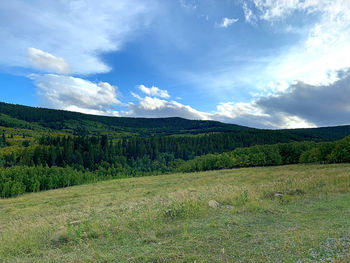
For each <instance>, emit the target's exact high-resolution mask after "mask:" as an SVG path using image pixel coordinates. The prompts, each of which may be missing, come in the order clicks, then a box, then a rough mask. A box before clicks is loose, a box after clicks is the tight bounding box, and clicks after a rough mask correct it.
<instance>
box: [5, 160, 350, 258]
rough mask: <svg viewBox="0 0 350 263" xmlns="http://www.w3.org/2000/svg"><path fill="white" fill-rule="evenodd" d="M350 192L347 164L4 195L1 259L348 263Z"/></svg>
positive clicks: (250, 170) (184, 176) (195, 175)
mask: <svg viewBox="0 0 350 263" xmlns="http://www.w3.org/2000/svg"><path fill="white" fill-rule="evenodd" d="M349 190H350V165H349V164H341V165H292V166H281V167H266V168H244V169H235V170H222V171H211V172H202V173H192V174H172V175H163V176H154V177H143V178H132V179H121V180H113V181H105V182H99V183H96V184H90V185H81V186H76V187H70V188H65V189H58V190H51V191H47V192H41V193H33V194H25V195H23V196H20V197H17V198H12V199H2V200H0V262H349V261H350V191H349ZM209 200H216V201H217V202H219V203H220V207H219V208H211V207H209V206H208V201H209ZM332 260H333V261H332Z"/></svg>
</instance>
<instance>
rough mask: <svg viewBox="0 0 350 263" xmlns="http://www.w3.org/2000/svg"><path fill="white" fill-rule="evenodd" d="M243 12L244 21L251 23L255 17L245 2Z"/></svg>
mask: <svg viewBox="0 0 350 263" xmlns="http://www.w3.org/2000/svg"><path fill="white" fill-rule="evenodd" d="M243 12H244V18H245V21H247V22H248V23H253V22H254V20H255V19H256V17H255V15H254V14H253V11H252V10H251V9H250V8H249V7H248V6H247V3H246V2H244V3H243Z"/></svg>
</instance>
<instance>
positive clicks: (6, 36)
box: [0, 0, 153, 74]
mask: <svg viewBox="0 0 350 263" xmlns="http://www.w3.org/2000/svg"><path fill="white" fill-rule="evenodd" d="M152 8H153V0H147V1H142V0H118V1H113V0H106V1H103V4H101V1H97V0H73V1H66V0H60V1H46V0H32V1H25V0H11V1H5V2H2V3H1V6H0V17H2V18H4V19H1V20H0V39H1V41H0V50H1V56H0V65H1V66H5V67H24V68H32V66H33V64H32V59H25V58H27V57H28V53H27V52H28V48H31V47H33V48H35V49H37V50H43V51H45V52H48V54H54V55H55V56H56V57H57V58H62V59H64V61H65V62H66V63H67V64H69V65H70V69H71V73H72V74H90V73H102V72H107V71H109V70H110V67H109V66H108V65H106V64H105V63H104V62H103V60H102V59H101V58H100V55H102V54H103V53H105V52H111V51H117V50H120V49H121V47H122V46H123V44H124V43H125V42H127V41H129V40H130V39H131V38H133V37H134V35H135V32H136V31H137V29H138V28H139V27H140V26H143V25H145V24H146V23H147V22H148V20H149V19H150V18H151V10H152ZM5 18H6V19H5ZM37 55H38V54H37ZM43 59H44V61H43ZM41 60H42V61H41V63H39V65H40V67H41V66H45V67H46V66H52V63H51V62H52V61H51V62H49V61H48V60H49V56H47V55H44V54H41ZM35 61H36V62H38V59H35ZM43 64H44V65H43ZM36 66H38V65H36ZM56 69H57V68H56ZM51 70H52V69H51Z"/></svg>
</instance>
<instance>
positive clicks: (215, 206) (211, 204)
mask: <svg viewBox="0 0 350 263" xmlns="http://www.w3.org/2000/svg"><path fill="white" fill-rule="evenodd" d="M208 205H209V207H211V208H219V207H220V204H219V203H218V202H216V201H215V200H210V201H209V202H208Z"/></svg>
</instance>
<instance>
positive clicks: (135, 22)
mask: <svg viewBox="0 0 350 263" xmlns="http://www.w3.org/2000/svg"><path fill="white" fill-rule="evenodd" d="M0 39H1V41H0V101H3V102H8V103H16V104H24V105H29V106H35V107H47V108H54V109H64V110H70V111H78V112H83V113H89V114H97V115H109V116H124V117H125V116H126V117H152V118H153V117H175V116H176V117H183V118H187V119H194V120H217V121H222V122H226V123H234V124H239V125H245V126H250V127H257V128H270V129H280V128H300V127H320V126H335V125H345V124H350V0H246V1H243V0H104V1H97V0H31V1H27V0H11V1H1V3H0Z"/></svg>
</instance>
